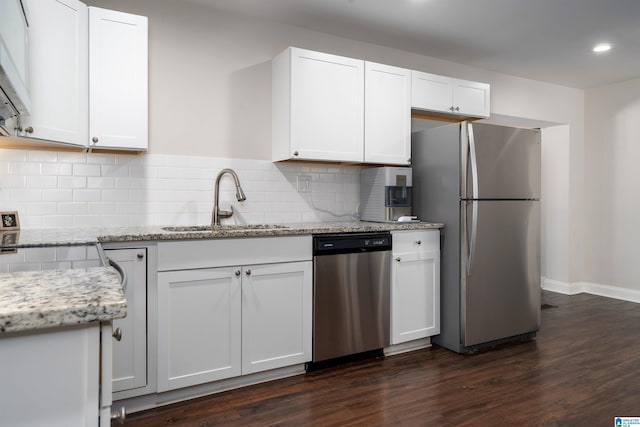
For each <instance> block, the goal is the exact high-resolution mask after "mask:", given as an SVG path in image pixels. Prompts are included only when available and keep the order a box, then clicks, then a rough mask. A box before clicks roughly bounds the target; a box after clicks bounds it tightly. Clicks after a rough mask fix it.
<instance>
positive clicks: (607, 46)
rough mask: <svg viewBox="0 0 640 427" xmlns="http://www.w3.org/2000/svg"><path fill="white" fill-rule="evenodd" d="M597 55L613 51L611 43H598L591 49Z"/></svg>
mask: <svg viewBox="0 0 640 427" xmlns="http://www.w3.org/2000/svg"><path fill="white" fill-rule="evenodd" d="M591 50H592V51H594V52H595V53H603V52H608V51H610V50H611V43H598V44H597V45H595V46H594V47H593V49H591Z"/></svg>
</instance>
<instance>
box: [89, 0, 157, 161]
mask: <svg viewBox="0 0 640 427" xmlns="http://www.w3.org/2000/svg"><path fill="white" fill-rule="evenodd" d="M147 92H148V84H147V18H146V17H144V16H138V15H131V14H128V13H121V12H115V11H111V10H106V9H100V8H97V7H89V111H90V119H89V138H90V145H91V146H92V147H95V148H123V149H132V150H146V149H147V147H148V136H147V127H148V102H147Z"/></svg>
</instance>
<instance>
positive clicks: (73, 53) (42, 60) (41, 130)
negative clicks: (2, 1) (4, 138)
mask: <svg viewBox="0 0 640 427" xmlns="http://www.w3.org/2000/svg"><path fill="white" fill-rule="evenodd" d="M30 12H31V13H30V41H31V43H30V61H29V62H30V67H31V70H32V72H31V83H30V84H31V87H30V90H31V114H30V115H29V116H24V117H23V118H22V123H21V130H19V132H18V134H19V135H20V136H27V137H31V138H38V139H44V140H49V141H57V142H64V143H67V144H73V145H87V141H86V137H87V128H88V113H87V112H88V95H87V85H88V71H89V70H88V68H87V61H88V50H87V41H88V38H87V6H85V4H84V3H81V2H79V1H77V0H38V1H37V2H32V3H31V10H30Z"/></svg>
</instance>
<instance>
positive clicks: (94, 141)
mask: <svg viewBox="0 0 640 427" xmlns="http://www.w3.org/2000/svg"><path fill="white" fill-rule="evenodd" d="M98 141H100V140H99V139H98V137H97V136H94V137H93V138H91V142H93V143H94V144H97V143H98Z"/></svg>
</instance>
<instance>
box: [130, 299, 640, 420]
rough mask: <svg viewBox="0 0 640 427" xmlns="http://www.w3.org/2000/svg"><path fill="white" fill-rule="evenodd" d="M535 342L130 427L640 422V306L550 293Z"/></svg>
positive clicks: (272, 386) (156, 412)
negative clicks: (639, 418)
mask: <svg viewBox="0 0 640 427" xmlns="http://www.w3.org/2000/svg"><path fill="white" fill-rule="evenodd" d="M543 303H545V304H549V305H552V306H554V307H550V308H546V309H544V310H542V329H541V331H540V332H539V334H538V337H537V339H536V340H533V341H529V342H522V343H515V344H506V345H502V346H500V347H497V348H494V349H492V350H487V351H483V352H479V353H476V354H473V355H458V354H455V353H453V352H450V351H448V350H445V349H443V348H440V347H437V346H433V347H432V348H429V349H425V350H420V351H416V352H412V353H407V354H403V355H398V356H393V357H388V358H385V359H376V360H368V361H363V362H358V363H353V364H350V365H345V366H340V367H336V368H329V369H325V370H322V371H317V372H313V373H309V374H306V375H301V376H297V377H293V378H287V379H283V380H278V381H272V382H269V383H265V384H259V385H256V386H251V387H247V388H244V389H240V390H234V391H229V392H225V393H220V394H217V395H212V396H210V397H206V398H200V399H195V400H191V401H189V402H184V403H178V404H174V405H171V406H167V407H163V408H157V409H153V410H149V411H145V412H139V413H135V414H131V415H130V416H129V417H128V420H127V422H126V423H125V425H128V426H164V425H170V426H219V425H224V426H233V425H242V426H248V425H256V426H267V425H270V426H276V425H277V426H308V425H317V426H331V425H336V426H337V425H339V426H349V425H352V426H355V425H367V426H376V425H378V426H386V425H406V426H445V425H447V426H454V425H455V426H612V425H613V418H614V416H640V305H638V304H634V303H630V302H624V301H618V300H613V299H608V298H602V297H597V296H593V295H586V294H581V295H575V296H565V295H560V294H554V293H549V292H544V293H543Z"/></svg>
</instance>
